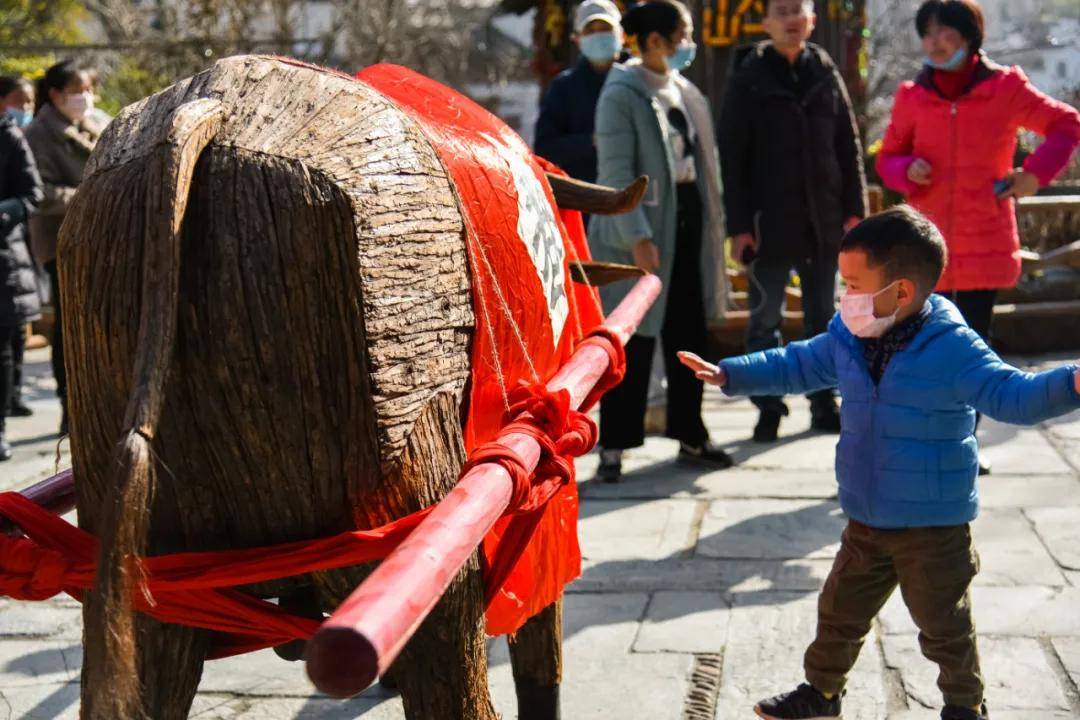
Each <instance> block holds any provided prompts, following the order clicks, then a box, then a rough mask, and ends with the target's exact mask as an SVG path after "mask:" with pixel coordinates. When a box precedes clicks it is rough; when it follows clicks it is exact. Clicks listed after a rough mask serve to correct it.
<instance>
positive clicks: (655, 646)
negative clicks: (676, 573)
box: [633, 592, 731, 653]
mask: <svg viewBox="0 0 1080 720" xmlns="http://www.w3.org/2000/svg"><path fill="white" fill-rule="evenodd" d="M730 620H731V613H730V611H729V609H728V603H727V600H725V599H724V597H723V595H722V594H721V593H718V592H658V593H656V594H654V595H653V596H652V599H651V600H650V601H649V608H648V610H647V611H646V613H645V622H643V623H642V624H641V630H640V631H639V632H638V636H637V639H636V640H635V641H634V646H633V650H634V652H637V653H648V652H674V653H719V652H720V651H722V650H723V649H724V645H725V643H726V642H727V633H728V623H729V622H730Z"/></svg>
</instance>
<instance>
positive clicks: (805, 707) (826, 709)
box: [754, 683, 841, 720]
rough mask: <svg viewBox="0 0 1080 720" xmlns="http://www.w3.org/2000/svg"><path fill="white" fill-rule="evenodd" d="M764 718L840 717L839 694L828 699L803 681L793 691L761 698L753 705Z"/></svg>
mask: <svg viewBox="0 0 1080 720" xmlns="http://www.w3.org/2000/svg"><path fill="white" fill-rule="evenodd" d="M754 712H755V713H757V716H758V717H761V718H765V719H766V720H827V719H831V718H840V717H841V716H840V695H837V696H836V697H834V698H833V699H832V700H828V699H826V698H825V696H824V695H822V694H821V693H819V692H818V691H817V690H816V689H815V688H814V686H813V685H808V684H806V683H803V684H802V685H800V686H799V687H797V688H795V690H794V691H792V692H789V693H784V694H783V695H777V696H776V697H771V698H769V699H768V700H762V701H761V702H759V703H758V704H757V705H755V706H754Z"/></svg>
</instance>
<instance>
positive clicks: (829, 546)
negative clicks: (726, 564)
mask: <svg viewBox="0 0 1080 720" xmlns="http://www.w3.org/2000/svg"><path fill="white" fill-rule="evenodd" d="M846 522H847V521H846V519H845V518H844V517H843V515H842V514H841V512H840V507H839V505H837V504H836V503H834V502H829V501H822V500H717V501H715V502H712V503H711V504H710V505H709V509H708V511H707V512H706V513H705V518H704V520H703V521H702V523H701V536H700V538H699V539H698V544H697V549H696V551H695V553H696V555H698V556H701V557H710V558H725V559H776V560H779V559H787V558H791V559H797V558H832V557H834V556H835V555H836V551H837V550H838V549H839V547H840V533H841V532H842V531H843V528H844V525H845V524H846Z"/></svg>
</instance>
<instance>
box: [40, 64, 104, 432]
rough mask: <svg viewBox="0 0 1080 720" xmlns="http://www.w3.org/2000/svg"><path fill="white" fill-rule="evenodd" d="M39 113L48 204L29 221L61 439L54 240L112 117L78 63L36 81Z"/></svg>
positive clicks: (62, 383) (62, 379)
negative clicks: (45, 303)
mask: <svg viewBox="0 0 1080 720" xmlns="http://www.w3.org/2000/svg"><path fill="white" fill-rule="evenodd" d="M37 105H38V108H37V112H36V114H35V115H34V121H33V122H32V123H30V125H28V126H27V128H26V130H25V133H26V141H27V142H28V143H30V149H31V150H33V151H34V159H35V161H36V162H37V165H38V170H39V171H40V172H41V179H42V181H43V182H44V186H45V199H44V200H43V201H42V202H41V207H39V208H38V210H37V212H36V213H34V215H33V216H32V217H31V218H30V238H31V243H32V245H33V247H32V250H33V252H34V259H35V260H36V261H37V262H38V263H40V264H41V265H42V266H43V267H44V269H45V271H46V272H47V273H48V274H49V282H50V285H51V288H50V289H51V293H50V295H51V298H52V304H53V309H54V310H55V316H54V317H55V324H54V325H53V337H52V368H53V376H54V377H55V378H56V394H57V396H58V397H59V398H60V402H61V404H62V407H63V416H62V418H61V420H60V434H61V435H66V434H67V425H68V422H67V376H66V373H65V369H64V339H63V315H62V308H61V305H60V274H59V271H58V270H57V267H56V240H57V237H58V236H59V233H60V226H61V224H62V223H63V222H64V216H65V214H66V213H67V209H68V205H69V204H70V203H71V200H72V198H74V197H75V191H76V190H77V189H78V187H79V183H80V182H82V175H83V168H84V167H85V166H86V161H87V160H89V159H90V153H91V152H92V151H93V149H94V145H95V144H96V143H97V139H98V137H99V136H100V135H101V132H102V131H103V130H104V129H105V124H106V123H107V121H108V120H109V117H108V115H105V114H104V113H101V112H96V111H95V110H94V94H93V74H92V73H91V71H90V70H88V69H87V68H85V67H84V66H82V65H80V64H79V63H77V62H74V61H70V60H67V61H64V62H61V63H57V64H56V65H53V66H52V67H51V68H49V69H48V70H47V71H46V72H45V76H44V77H42V78H41V80H39V81H38V88H37Z"/></svg>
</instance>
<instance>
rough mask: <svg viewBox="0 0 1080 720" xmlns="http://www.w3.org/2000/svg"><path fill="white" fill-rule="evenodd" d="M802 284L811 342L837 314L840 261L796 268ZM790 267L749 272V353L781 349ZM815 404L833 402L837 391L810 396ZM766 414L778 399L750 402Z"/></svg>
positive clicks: (757, 268) (805, 324)
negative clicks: (837, 281) (781, 333)
mask: <svg viewBox="0 0 1080 720" xmlns="http://www.w3.org/2000/svg"><path fill="white" fill-rule="evenodd" d="M794 269H795V271H796V272H797V273H798V274H799V280H800V281H801V284H802V301H803V328H804V331H805V334H806V337H807V338H811V337H814V336H815V335H820V334H821V333H823V332H825V331H826V330H828V328H829V321H830V320H831V319H832V316H833V315H834V314H835V313H836V270H837V264H836V260H832V261H822V260H810V261H802V262H799V263H796V264H795V267H794ZM791 270H792V267H791V266H790V265H762V264H761V263H758V262H755V263H753V264H751V266H750V267H749V268H748V269H747V275H748V276H749V280H750V328H749V330H748V331H747V336H746V351H747V352H748V353H753V352H759V351H761V350H770V349H772V348H777V347H780V345H781V342H782V337H781V335H780V323H781V321H782V320H783V316H782V312H783V309H784V289H785V288H786V287H787V284H788V280H790V279H791ZM807 397H808V398H810V402H811V403H812V404H817V403H821V402H829V403H831V402H832V397H833V391H832V390H821V391H818V392H814V393H810V394H809V395H807ZM750 399H751V400H752V401H753V403H754V404H755V405H757V406H758V408H760V409H762V410H766V409H772V410H775V409H777V408H778V407H779V405H780V403H781V400H780V398H778V397H768V396H755V397H752V398H750Z"/></svg>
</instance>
